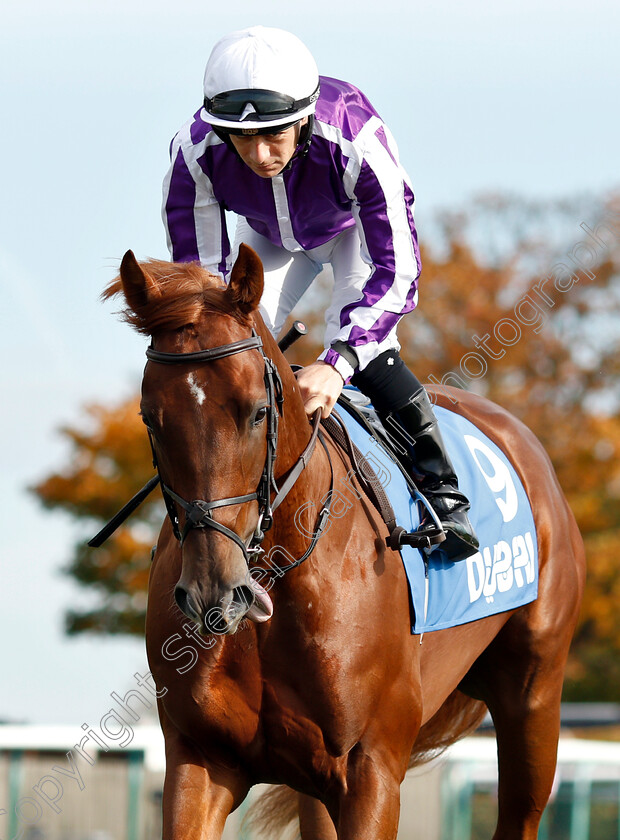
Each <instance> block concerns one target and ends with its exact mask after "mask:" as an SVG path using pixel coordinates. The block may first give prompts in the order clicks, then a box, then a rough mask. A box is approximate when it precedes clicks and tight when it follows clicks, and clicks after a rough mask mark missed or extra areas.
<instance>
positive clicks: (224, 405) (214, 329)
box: [105, 246, 584, 840]
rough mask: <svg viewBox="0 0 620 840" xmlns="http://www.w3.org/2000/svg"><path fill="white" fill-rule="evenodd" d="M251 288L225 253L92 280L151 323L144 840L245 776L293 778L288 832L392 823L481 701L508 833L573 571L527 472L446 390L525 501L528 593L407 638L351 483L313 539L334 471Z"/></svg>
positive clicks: (348, 839)
mask: <svg viewBox="0 0 620 840" xmlns="http://www.w3.org/2000/svg"><path fill="white" fill-rule="evenodd" d="M262 288H263V273H262V266H261V264H260V261H259V260H258V257H257V256H256V255H255V254H254V252H253V251H251V250H250V249H248V248H246V247H245V246H242V247H241V249H240V253H239V257H238V259H237V261H236V263H235V265H234V268H233V271H232V274H231V278H230V283H229V285H228V286H226V285H224V283H223V281H221V280H220V279H219V278H216V277H214V276H212V275H210V274H208V273H207V272H206V271H205V270H204V269H202V268H201V267H200V266H198V265H197V264H179V265H175V264H170V263H165V262H159V261H150V262H146V263H138V262H137V261H136V260H135V258H134V256H133V254H132V253H131V252H128V253H127V254H126V255H125V257H124V259H123V261H122V265H121V271H120V277H119V278H117V279H116V280H115V281H114V282H113V283H112V284H111V286H110V287H109V288H108V290H107V292H106V293H105V294H106V295H107V296H108V297H109V296H111V295H113V294H115V293H122V294H123V295H124V298H125V300H126V303H127V308H126V310H125V318H126V319H127V320H128V321H129V322H130V323H132V324H133V325H134V327H136V328H137V329H138V330H139V331H140V332H142V333H143V334H145V335H149V336H151V347H150V348H149V350H148V351H147V355H148V357H149V361H148V362H147V365H146V369H145V372H144V379H143V387H142V404H141V413H142V417H143V420H144V422H145V424H146V426H147V427H148V430H149V434H150V436H151V440H152V444H153V451H154V455H155V458H156V461H157V465H158V469H159V475H160V479H161V483H162V489H163V491H164V497H165V499H166V502H167V505H168V511H169V514H170V517H169V518H168V519H167V520H166V522H165V523H164V526H163V528H162V530H161V533H160V536H159V540H158V544H157V549H156V552H155V555H154V560H153V565H152V572H151V577H150V584H149V598H148V615H147V626H146V635H147V649H148V656H149V662H150V667H151V669H152V673H153V676H154V679H155V681H156V684H157V687H158V694H159V697H160V699H159V714H160V720H161V725H162V729H163V732H164V736H165V742H166V762H167V769H166V779H165V785H164V796H163V811H164V814H163V819H164V829H163V834H164V838H165V840H215V838H220V837H221V836H222V831H223V829H224V824H225V821H226V818H227V816H228V814H229V813H230V812H231V811H232V810H233V809H235V808H236V807H237V806H238V805H239V804H240V803H241V802H243V800H244V798H245V797H246V795H247V793H248V791H249V790H250V788H251V787H252V786H253V785H255V784H257V783H262V782H267V783H272V784H284V785H287V786H288V787H289V788H291V789H293V790H294V791H297V792H298V794H299V804H300V809H299V811H300V820H301V830H302V836H303V838H304V840H319V838H321V840H328V838H338V840H390V838H395V837H396V834H397V828H398V819H399V787H400V784H401V782H402V781H403V778H404V775H405V772H406V771H407V768H408V766H409V765H410V764H412V763H415V762H416V761H418V760H421V759H422V758H424V756H426V755H428V754H429V752H432V750H433V749H439V748H442V747H445V746H446V745H448V744H449V743H451V742H453V741H454V740H456V739H457V738H458V737H461V736H462V735H463V734H465V733H466V732H468V731H471V729H472V728H473V727H475V726H476V725H477V724H478V723H479V722H480V720H481V717H482V714H483V713H484V712H485V710H486V708H488V709H489V710H490V712H491V715H492V717H493V721H494V724H495V729H496V734H497V744H498V751H499V817H498V823H497V830H496V832H495V835H494V836H495V838H497V840H499V838H501V839H502V840H511V839H512V838H514V839H515V840H517V838H519V840H525V838H530V840H531V838H535V837H536V835H537V827H538V824H539V821H540V817H541V814H542V812H543V809H544V807H545V805H546V803H547V799H548V797H549V794H550V791H551V786H552V783H553V778H554V771H555V765H556V750H557V741H558V734H559V724H560V715H559V710H560V695H561V690H562V681H563V672H564V667H565V662H566V657H567V653H568V649H569V644H570V641H571V637H572V633H573V629H574V626H575V622H576V619H577V613H578V609H579V604H580V599H581V593H582V588H583V581H584V558H583V547H582V542H581V538H580V535H579V533H578V530H577V527H576V525H575V521H574V519H573V516H572V514H571V512H570V510H569V508H568V506H567V503H566V501H565V499H564V497H563V495H562V492H561V490H560V487H559V485H558V483H557V479H556V477H555V475H554V472H553V468H552V466H551V463H550V461H549V459H548V458H547V456H546V454H545V452H544V451H543V450H542V448H541V446H540V444H539V443H538V442H537V440H536V439H535V438H534V436H533V435H532V434H531V433H530V432H529V431H528V430H527V429H526V428H525V427H524V426H523V425H522V424H521V423H520V422H519V421H517V420H516V419H515V418H514V417H512V416H510V415H509V414H508V413H506V412H505V411H503V410H502V409H500V408H498V407H497V406H496V405H493V404H492V403H490V402H488V401H486V400H484V399H482V398H479V397H477V396H474V395H472V394H469V393H466V392H460V391H459V392H458V402H457V404H456V406H452V408H453V410H456V411H458V412H459V413H461V414H463V415H465V416H466V417H468V418H470V419H471V420H472V421H473V422H474V423H475V425H476V426H478V428H479V429H481V430H482V431H483V432H484V433H485V434H486V435H488V436H489V437H490V438H491V439H492V440H493V441H494V442H495V443H496V444H497V445H498V446H499V447H500V448H501V449H502V450H503V451H504V452H505V453H506V454H508V455H509V456H510V460H511V462H512V464H513V465H514V467H515V469H516V471H517V473H518V475H519V476H520V478H521V481H522V483H523V485H524V487H525V489H526V491H527V493H528V496H529V499H530V502H531V507H532V510H533V513H534V518H535V522H536V527H537V534H538V550H539V563H540V580H539V596H538V599H537V600H536V601H534V602H533V603H530V604H528V605H527V606H523V607H520V608H519V609H516V610H512V611H510V612H505V613H501V614H499V615H493V616H491V617H488V618H484V619H482V620H479V621H476V622H472V623H470V624H465V625H462V626H459V627H455V628H453V629H444V630H438V631H435V632H431V633H427V634H426V635H425V636H424V638H423V643H421V639H420V636H417V635H411V632H410V602H409V595H408V589H407V584H406V580H405V573H404V570H403V564H402V561H401V557H400V555H399V553H398V552H397V551H392V550H391V549H389V548H387V547H386V536H387V529H386V526H385V525H384V523H383V521H382V519H381V517H380V516H379V514H378V513H377V511H376V510H375V508H374V507H373V505H372V504H371V503H370V502H368V501H367V500H366V499H365V497H364V496H363V495H362V493H361V491H360V498H359V499H358V501H357V504H356V505H355V506H354V507H353V508H352V509H351V510H350V511H349V512H348V514H347V516H346V517H340V518H333V521H331V522H330V526H329V528H325V533H323V534H322V535H321V531H322V529H323V527H324V526H325V521H324V519H325V514H326V509H327V508H328V507H329V504H328V501H327V500H328V499H329V497H330V488H333V487H334V482H338V481H340V480H343V479H344V477H345V476H346V475H347V473H348V472H349V471H350V469H351V465H350V463H349V462H348V460H347V458H346V456H345V455H344V454H343V453H342V452H341V451H340V450H339V449H338V447H336V446H335V445H334V444H333V443H332V442H331V440H329V439H325V437H324V435H323V434H322V433H319V434H318V437H317V425H318V424H316V423H315V424H314V427H313V426H311V424H309V422H308V419H307V417H306V415H305V412H304V406H303V403H302V400H301V398H300V395H299V392H298V389H297V387H296V380H295V376H294V374H293V373H292V371H291V369H290V366H289V365H288V363H287V362H286V361H285V359H284V357H283V355H282V353H281V352H280V350H279V349H278V347H277V345H276V343H275V341H274V340H273V339H272V337H271V336H270V335H269V333H268V331H267V330H266V328H265V326H264V324H263V322H262V320H261V317H260V315H259V314H258V311H257V307H258V304H259V301H260V298H261V293H262ZM438 401H439V402H441V397H440V396H439V395H438ZM315 419H316V420H318V418H315ZM302 454H303V456H302ZM304 467H305V468H304ZM287 479H288V480H287ZM278 488H279V489H278ZM192 500H198V501H192ZM276 500H277V502H276ZM308 502H313V503H314V504H308ZM473 502H474V504H475V499H474V500H473ZM276 507H277V510H276ZM321 508H323V510H322V512H321V514H319V515H318V516H317V513H316V512H317V511H320V510H321ZM327 515H328V516H329V513H327ZM300 517H301V519H300ZM302 520H303V521H302ZM270 526H271V527H270ZM300 526H302V527H300ZM261 543H262V544H261ZM274 547H275V548H276V549H277V551H278V552H279V555H278V557H279V560H278V563H274V562H271V565H270V564H269V563H268V560H271V561H273V558H274V556H275V555H274V553H273V549H274ZM261 549H262V551H261ZM304 557H305V558H306V559H305V560H304V562H303V563H297V562H296V561H297V560H298V559H301V558H304ZM282 566H284V569H285V570H286V569H288V570H287V571H286V573H284V570H283V569H282ZM249 569H251V570H252V573H251V574H250V573H249V571H248V570H249ZM296 795H297V794H296Z"/></svg>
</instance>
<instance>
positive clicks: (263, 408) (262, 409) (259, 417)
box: [252, 405, 267, 426]
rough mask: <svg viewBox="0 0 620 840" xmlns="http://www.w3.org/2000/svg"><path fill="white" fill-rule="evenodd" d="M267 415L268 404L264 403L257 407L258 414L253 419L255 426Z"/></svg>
mask: <svg viewBox="0 0 620 840" xmlns="http://www.w3.org/2000/svg"><path fill="white" fill-rule="evenodd" d="M266 416H267V406H266V405H262V406H261V407H260V408H259V409H257V411H256V414H255V415H254V419H253V420H252V425H253V426H260V424H261V423H262V422H263V420H264V419H265V417H266Z"/></svg>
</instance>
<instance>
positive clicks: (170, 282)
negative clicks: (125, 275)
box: [101, 260, 246, 335]
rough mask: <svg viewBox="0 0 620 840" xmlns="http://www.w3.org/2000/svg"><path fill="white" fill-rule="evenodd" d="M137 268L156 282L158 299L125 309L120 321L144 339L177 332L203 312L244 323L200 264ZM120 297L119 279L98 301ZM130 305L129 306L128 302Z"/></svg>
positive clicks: (163, 263)
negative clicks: (207, 311)
mask: <svg viewBox="0 0 620 840" xmlns="http://www.w3.org/2000/svg"><path fill="white" fill-rule="evenodd" d="M140 266H141V268H142V270H143V271H145V272H146V273H147V274H148V275H149V276H150V277H151V279H152V280H153V281H154V282H155V284H156V286H157V288H158V289H159V291H160V292H161V295H160V296H157V297H155V296H151V298H149V299H148V300H146V301H144V302H141V305H140V306H132V305H128V306H127V307H126V308H125V309H124V310H122V311H121V313H120V314H121V317H122V318H123V320H124V321H126V322H127V323H128V324H131V326H132V327H134V329H136V330H137V331H138V332H140V333H143V334H144V335H155V334H156V333H158V332H161V331H164V330H176V329H180V328H181V327H183V326H185V325H186V324H191V323H194V322H195V321H196V320H197V319H198V318H199V316H200V314H201V313H202V312H204V311H206V310H209V311H212V312H217V313H220V314H223V315H230V316H232V317H233V318H235V319H236V320H237V321H240V322H243V323H245V321H246V317H245V316H244V315H243V313H242V312H240V310H239V309H238V308H237V307H236V306H235V304H234V301H233V300H232V298H231V297H229V296H228V295H226V294H225V291H226V284H225V283H224V281H223V280H222V279H221V278H220V277H218V276H216V275H214V274H210V273H209V272H208V271H207V270H206V269H205V268H203V267H202V266H201V265H200V263H197V262H191V263H171V262H166V261H165V260H147V261H146V262H141V263H140ZM122 293H123V284H122V280H121V277H120V275H119V276H118V277H116V278H115V279H114V280H112V282H111V283H110V284H109V286H108V287H107V288H106V289H105V290H104V292H103V293H102V295H101V297H102V298H103V300H108V299H109V298H111V297H114V295H117V294H122ZM128 303H129V302H128Z"/></svg>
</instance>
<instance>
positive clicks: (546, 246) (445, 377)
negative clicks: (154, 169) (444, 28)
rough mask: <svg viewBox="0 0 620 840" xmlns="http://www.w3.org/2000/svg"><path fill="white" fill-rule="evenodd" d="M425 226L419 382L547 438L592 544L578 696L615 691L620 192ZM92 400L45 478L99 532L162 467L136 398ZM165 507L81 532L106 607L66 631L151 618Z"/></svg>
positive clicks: (78, 571) (520, 204)
mask: <svg viewBox="0 0 620 840" xmlns="http://www.w3.org/2000/svg"><path fill="white" fill-rule="evenodd" d="M579 216H581V219H583V220H584V221H581V224H579V223H578V222H575V218H576V217H579ZM429 238H432V239H433V241H434V242H436V243H437V244H436V248H435V250H434V252H432V253H431V252H430V251H429V249H425V250H424V251H423V272H422V277H421V286H420V303H419V307H418V310H417V311H416V312H415V313H414V314H413V315H411V316H409V317H408V318H405V319H404V320H403V321H402V322H401V326H400V330H399V337H400V342H401V345H402V355H403V358H404V359H405V361H406V362H407V363H408V364H409V365H410V366H411V368H412V370H413V371H414V372H415V373H416V375H417V376H418V378H419V379H420V380H421V381H423V382H427V383H435V384H437V385H439V386H441V384H442V383H443V384H451V385H457V386H459V387H464V388H470V389H472V390H475V391H476V392H478V393H481V394H483V395H484V396H487V397H488V398H490V399H492V400H494V401H495V402H497V403H499V404H501V405H502V406H504V407H505V408H507V409H508V410H509V411H511V412H512V413H514V414H515V415H516V416H518V417H519V418H520V419H521V420H523V422H525V423H526V424H527V425H528V426H529V427H530V428H531V429H532V430H533V431H534V432H535V433H536V434H537V436H538V437H539V439H540V440H541V441H542V443H543V445H544V446H545V448H546V449H547V452H548V453H549V455H550V457H551V459H552V461H553V464H554V466H555V469H556V472H557V473H558V477H559V479H560V483H561V485H562V487H563V489H564V492H565V493H566V495H567V497H568V499H569V502H570V504H571V506H572V509H573V511H574V513H575V515H576V517H577V521H578V524H579V526H580V528H581V532H582V534H583V537H584V540H585V543H586V550H587V554H588V580H587V587H586V595H585V599H584V606H583V611H582V617H581V621H580V625H579V628H578V631H577V634H576V637H575V642H574V645H573V653H572V658H571V661H570V665H569V674H568V676H569V679H568V680H567V690H566V696H567V698H568V699H599V700H603V699H608V700H619V699H620V618H619V615H620V572H619V570H618V562H617V560H616V558H617V557H619V556H620V551H619V549H620V457H619V456H620V418H619V416H618V406H619V405H620V376H619V374H620V369H619V368H620V352H619V350H620V346H619V345H620V331H619V330H618V328H617V323H618V316H619V314H620V271H619V268H620V204H619V202H618V200H617V199H614V198H613V197H611V198H608V199H607V200H606V201H605V202H597V201H595V200H592V201H588V202H583V201H582V202H581V203H573V202H556V203H537V202H527V201H524V200H521V199H515V198H505V197H501V196H490V197H486V198H484V199H479V200H478V201H476V202H473V203H472V204H471V206H470V207H468V210H467V213H466V214H464V213H457V214H443V215H442V216H440V218H439V220H438V224H437V230H436V231H434V232H433V234H432V235H431V236H429ZM328 281H329V278H328V277H327V278H323V280H321V279H319V281H318V282H317V283H316V284H315V286H314V287H313V290H312V292H311V294H310V295H309V296H308V299H307V301H306V302H305V303H303V302H302V306H301V307H300V309H299V311H298V312H297V313H296V314H297V315H298V316H299V317H302V318H305V320H306V323H307V324H308V326H309V327H310V335H309V337H308V338H307V339H305V340H303V341H300V342H299V343H298V344H297V345H295V346H294V348H293V349H292V350H291V351H289V353H290V355H291V356H292V357H294V359H295V361H297V362H299V363H302V364H306V363H309V362H310V361H312V360H313V359H314V358H316V355H317V353H318V352H319V349H320V342H321V338H322V328H323V319H322V314H321V313H322V312H324V311H325V308H326V306H327V301H328V300H329V282H328ZM88 415H89V417H90V420H91V422H94V429H93V431H91V432H88V433H87V432H84V431H80V430H77V429H65V430H64V433H65V435H66V436H68V438H69V439H70V441H71V444H72V447H73V452H74V457H73V459H72V463H73V466H72V467H71V468H69V470H68V471H66V472H64V473H62V474H58V475H53V476H50V477H49V478H48V479H47V480H46V481H44V482H42V483H41V484H40V485H39V486H38V487H37V488H35V491H36V492H37V494H38V495H39V496H40V498H41V499H42V500H43V502H44V504H46V505H47V506H48V507H50V508H54V507H61V508H63V509H65V510H68V511H70V512H71V513H73V514H74V515H75V516H76V517H78V518H80V519H84V518H87V519H88V521H89V524H92V525H93V529H92V530H93V531H94V530H95V529H96V527H97V525H98V524H99V523H103V522H104V521H106V520H107V519H108V518H109V517H111V516H112V514H113V513H114V512H115V511H116V510H117V509H118V508H120V507H121V506H122V504H123V503H124V502H125V501H127V499H128V498H130V497H131V496H132V495H133V494H134V493H135V492H136V490H137V489H139V487H141V486H142V484H144V483H145V482H146V481H147V480H148V479H149V478H150V477H151V475H152V474H153V469H152V466H151V459H150V452H149V448H148V443H147V440H146V435H145V434H144V430H143V427H142V424H141V422H140V420H139V418H138V406H137V402H136V401H134V400H132V401H130V402H128V403H125V404H122V405H120V406H118V407H116V408H109V409H104V408H102V407H99V406H95V407H92V408H90V409H89V410H88ZM162 517H163V507H162V504H161V499H160V495H159V494H158V493H156V494H153V495H152V496H151V497H150V498H149V500H148V501H147V502H145V503H144V504H143V505H142V506H141V508H139V510H138V511H137V513H136V514H134V515H133V516H132V518H131V520H130V521H129V522H128V523H127V525H126V526H125V527H124V528H123V529H122V530H120V531H118V532H117V534H116V535H115V536H114V537H113V538H112V539H111V540H110V541H109V542H108V543H106V545H105V546H104V547H103V548H102V549H98V550H92V549H88V548H86V547H84V546H83V545H80V546H78V548H77V549H76V553H75V556H74V559H73V561H72V563H71V565H70V567H69V569H68V570H67V571H68V573H69V574H71V575H73V576H74V577H75V578H77V579H78V580H79V581H80V582H82V583H83V584H84V585H87V586H89V587H92V588H93V589H95V590H96V591H98V592H99V593H100V596H101V597H100V606H99V607H98V608H97V609H95V610H93V611H91V612H85V613H81V614H77V613H71V614H69V616H68V619H67V627H68V630H69V632H73V633H76V632H82V631H85V630H89V631H97V632H125V633H141V632H142V631H143V615H144V593H145V590H146V585H147V576H148V558H149V553H150V546H151V545H152V544H153V542H154V540H155V537H156V532H157V529H158V525H159V524H160V522H161V519H162ZM558 596H559V597H561V593H558Z"/></svg>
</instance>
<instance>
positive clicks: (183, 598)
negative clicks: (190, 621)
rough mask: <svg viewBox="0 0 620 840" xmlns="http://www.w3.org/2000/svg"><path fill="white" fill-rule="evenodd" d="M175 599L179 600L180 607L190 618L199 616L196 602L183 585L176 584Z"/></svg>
mask: <svg viewBox="0 0 620 840" xmlns="http://www.w3.org/2000/svg"><path fill="white" fill-rule="evenodd" d="M174 600H175V601H176V602H177V606H178V608H179V609H180V610H181V612H182V613H183V614H184V615H186V616H187V617H188V618H197V613H196V610H195V609H194V604H193V602H192V599H191V596H190V594H189V592H188V591H187V589H184V588H183V587H182V586H175V588H174Z"/></svg>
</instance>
